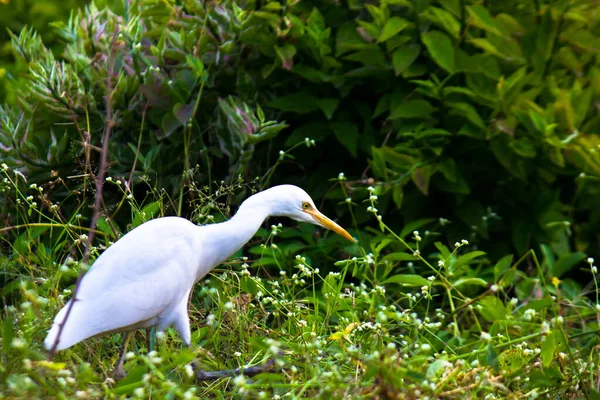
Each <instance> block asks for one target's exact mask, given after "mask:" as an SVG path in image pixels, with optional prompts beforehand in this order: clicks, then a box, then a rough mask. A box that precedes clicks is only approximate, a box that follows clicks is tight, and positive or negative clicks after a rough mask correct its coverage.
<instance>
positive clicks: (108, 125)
mask: <svg viewBox="0 0 600 400" xmlns="http://www.w3.org/2000/svg"><path fill="white" fill-rule="evenodd" d="M117 35H118V28H117V29H116V30H115V33H114V34H113V38H112V44H111V52H110V55H109V59H108V68H107V71H106V95H105V102H106V121H105V123H104V137H103V143H102V153H101V154H100V171H98V176H97V177H96V202H95V203H94V212H93V214H92V222H91V223H90V234H89V235H88V239H87V242H86V243H85V252H84V254H83V260H82V262H83V264H87V262H88V260H89V258H90V248H91V246H92V240H94V231H95V229H96V222H97V221H98V216H99V214H100V205H101V204H102V192H103V189H104V176H105V175H106V158H107V155H108V141H109V139H110V135H111V132H112V128H113V125H114V121H113V120H112V118H113V112H112V104H111V101H110V95H111V93H112V74H113V67H114V59H115V49H116V42H117ZM83 275H84V273H81V274H80V275H79V277H78V278H77V282H75V288H74V289H73V298H72V301H71V303H70V304H69V307H68V308H67V312H66V313H65V318H64V319H63V320H62V322H61V323H60V324H59V325H58V333H57V335H56V339H55V340H54V343H53V344H52V348H51V349H50V353H49V355H48V358H49V359H50V360H51V359H52V357H53V356H54V353H55V352H56V348H57V347H58V344H59V343H60V337H61V335H62V330H63V328H64V326H65V323H66V322H67V319H68V318H69V315H70V314H71V309H72V308H73V304H75V302H76V301H77V292H78V291H79V285H80V284H81V279H82V278H83Z"/></svg>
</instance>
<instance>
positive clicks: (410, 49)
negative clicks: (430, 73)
mask: <svg viewBox="0 0 600 400" xmlns="http://www.w3.org/2000/svg"><path fill="white" fill-rule="evenodd" d="M420 53H421V46H419V45H418V44H410V45H407V46H403V47H400V48H398V49H396V51H394V54H393V55H392V65H393V66H394V73H395V74H396V76H398V75H400V74H401V73H402V72H404V71H405V70H406V69H407V68H408V67H410V66H411V65H412V63H413V62H415V60H416V59H417V57H419V54H420Z"/></svg>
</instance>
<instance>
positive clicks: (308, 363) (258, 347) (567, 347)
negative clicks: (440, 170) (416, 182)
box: [0, 168, 600, 399]
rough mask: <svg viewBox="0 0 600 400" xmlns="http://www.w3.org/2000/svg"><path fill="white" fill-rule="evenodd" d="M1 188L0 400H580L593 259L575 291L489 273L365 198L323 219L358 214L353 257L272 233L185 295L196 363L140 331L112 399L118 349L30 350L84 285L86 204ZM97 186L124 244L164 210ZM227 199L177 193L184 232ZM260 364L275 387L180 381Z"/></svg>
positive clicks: (591, 317)
mask: <svg viewBox="0 0 600 400" xmlns="http://www.w3.org/2000/svg"><path fill="white" fill-rule="evenodd" d="M2 174H4V178H5V179H4V182H3V183H2V186H1V190H2V191H3V192H4V194H5V195H6V196H12V197H13V198H14V199H15V200H17V201H16V202H15V203H14V215H15V216H16V218H15V220H16V221H17V222H18V224H15V225H18V226H13V227H7V228H4V229H3V231H2V233H3V236H2V238H3V241H4V245H3V246H4V248H5V249H7V250H8V251H7V252H6V255H3V256H2V258H1V259H0V262H1V263H2V274H3V276H0V278H1V279H3V282H4V287H3V288H2V289H0V290H1V293H2V296H3V303H4V307H3V309H2V314H1V315H2V326H1V329H0V336H1V341H0V345H1V346H0V347H1V350H0V356H1V358H2V362H1V363H0V398H3V397H5V398H41V397H53V398H65V399H66V398H117V397H122V396H131V397H139V398H177V399H180V398H183V399H190V398H229V397H245V398H271V399H277V398H289V399H300V398H357V399H360V398H391V399H405V398H406V399H413V398H429V399H434V398H450V399H452V398H456V399H458V398H467V397H470V398H482V399H491V398H515V399H516V398H519V399H521V398H536V397H543V396H546V397H551V398H557V397H559V396H568V397H588V398H590V397H593V396H598V385H599V384H600V381H599V376H598V368H599V365H600V364H599V357H598V349H597V345H598V339H597V338H598V333H599V329H598V328H599V326H598V321H599V318H600V317H599V315H600V306H598V304H599V301H598V284H597V280H596V274H597V268H596V266H595V264H594V260H591V259H588V260H587V261H584V262H583V263H582V264H583V266H584V267H583V268H582V271H583V273H587V274H588V275H587V276H589V280H590V285H588V289H589V290H587V291H586V290H584V291H582V290H579V288H578V287H577V286H576V285H575V284H574V283H573V282H572V281H568V280H565V281H560V280H559V279H558V278H556V277H554V276H553V275H552V272H551V271H553V270H555V265H554V263H555V261H554V260H552V259H551V258H550V257H547V256H544V258H543V259H542V260H541V262H540V260H538V255H537V253H536V252H535V251H533V250H531V251H529V252H528V253H527V254H525V255H524V256H523V257H521V258H520V259H518V260H516V261H515V260H514V259H513V257H512V256H511V255H507V256H506V257H504V258H502V259H501V260H500V261H499V262H498V263H495V264H492V263H490V261H489V259H488V258H487V255H486V254H485V253H483V252H481V251H478V250H477V248H476V245H474V244H470V243H469V242H468V241H467V240H463V241H461V242H458V243H456V244H455V245H454V246H450V247H449V246H447V245H445V244H443V243H442V242H440V239H439V235H438V234H439V233H440V232H442V231H443V230H444V227H445V225H446V224H447V223H449V221H445V220H438V221H430V220H427V221H420V222H418V223H416V224H414V225H412V226H407V227H405V229H403V230H402V231H401V232H395V231H394V230H393V229H391V228H390V227H389V226H388V225H386V223H385V221H384V220H383V218H382V217H380V216H379V215H378V213H377V209H376V207H377V201H378V199H377V193H378V188H371V189H368V190H362V191H357V192H355V193H345V195H346V197H348V198H350V196H353V197H354V198H353V199H351V200H349V201H345V202H342V205H340V206H343V207H349V211H350V212H352V211H353V210H356V207H365V206H366V207H368V210H369V211H370V212H372V213H373V224H372V227H366V228H363V229H360V232H359V230H358V226H357V225H356V223H354V224H355V226H354V231H355V232H356V234H357V235H358V233H360V238H361V241H360V242H359V243H358V244H356V245H353V244H345V242H343V240H342V239H340V240H338V239H337V238H335V237H333V236H327V237H325V238H316V237H315V236H314V228H313V227H311V226H306V225H298V226H293V225H295V224H292V223H291V222H290V223H289V225H288V224H286V227H283V226H282V225H280V224H278V225H273V226H271V227H270V229H261V230H260V231H259V232H258V234H257V236H256V237H255V239H254V240H253V241H252V242H251V243H250V244H249V245H248V246H246V248H245V249H243V251H242V252H241V253H240V254H239V255H238V256H237V257H235V258H233V259H231V260H230V261H229V262H228V263H226V264H223V265H221V266H220V267H218V268H217V269H215V270H214V271H213V272H212V273H211V274H210V275H209V276H207V277H206V278H205V279H204V280H203V281H202V282H200V283H199V284H198V285H197V286H196V288H195V290H194V292H193V296H192V299H191V304H190V318H191V325H192V331H193V335H192V337H193V339H192V340H193V343H194V345H195V348H196V349H197V350H196V351H191V350H188V349H185V348H183V346H182V344H181V342H180V341H179V338H178V336H177V334H176V333H175V332H174V331H172V330H168V331H167V332H166V333H165V334H164V335H157V334H156V333H155V332H143V331H140V332H139V333H137V334H136V335H135V337H134V339H133V340H132V343H131V344H130V348H129V353H128V355H127V362H126V365H125V368H126V370H127V371H128V376H127V377H126V378H125V379H124V380H122V381H120V382H118V383H116V384H115V383H114V382H111V381H110V379H107V377H109V376H110V375H111V372H112V368H113V365H114V363H115V361H116V358H117V355H118V350H119V346H120V343H121V340H122V339H121V335H119V334H114V335H109V336H105V337H100V338H94V339H90V340H86V341H84V342H83V343H80V344H78V345H76V346H74V347H72V348H71V349H68V350H66V351H63V352H60V353H58V354H57V356H55V358H54V359H53V360H52V361H49V360H48V359H47V355H46V353H45V351H44V350H43V348H42V340H43V338H44V336H45V333H46V332H47V330H48V328H49V327H50V325H51V323H52V319H53V318H54V316H55V314H56V313H57V311H58V310H59V309H60V308H61V307H62V306H63V305H64V304H65V302H66V300H68V299H69V298H70V295H71V291H72V290H73V287H72V285H73V283H74V281H75V279H76V277H77V276H78V275H79V274H80V273H81V272H83V271H84V270H85V267H84V265H82V263H80V262H79V260H80V259H81V257H82V255H83V252H84V249H83V247H84V246H85V242H86V240H87V236H85V235H86V225H87V221H86V220H85V219H84V218H83V217H81V216H80V215H79V214H80V212H81V211H82V209H84V205H85V204H86V203H85V201H86V200H84V199H82V202H81V204H82V205H81V206H80V208H78V209H75V210H71V212H70V214H68V215H69V216H68V217H67V216H66V215H67V210H63V209H62V207H61V204H60V203H59V202H53V200H52V199H53V195H52V187H55V186H53V185H51V184H48V185H42V186H38V185H32V186H31V187H30V186H28V185H25V184H24V182H23V180H22V179H21V178H19V176H18V174H15V172H14V171H12V170H10V169H8V168H3V170H2ZM344 179H345V178H344V177H343V175H340V177H339V179H338V180H339V183H340V187H341V188H343V190H345V186H344V185H343V183H344ZM108 182H109V184H110V185H111V186H110V192H111V193H113V194H115V193H116V194H118V196H120V198H118V200H115V202H114V204H113V205H111V206H110V207H112V210H113V211H117V210H119V209H121V208H122V207H123V204H126V205H127V206H128V207H126V208H128V209H130V210H131V224H130V226H129V228H128V229H131V228H132V227H134V226H136V225H138V224H140V223H142V222H143V221H144V220H146V219H149V218H153V217H157V216H160V215H162V214H163V213H164V212H165V210H167V209H170V208H171V209H172V208H173V207H174V204H176V202H173V201H170V200H169V199H168V196H166V195H165V194H164V193H163V192H161V191H160V190H156V189H153V190H150V191H149V194H148V195H147V196H146V197H145V198H144V199H143V200H142V201H140V202H138V201H136V199H135V198H134V197H133V196H130V195H131V193H130V192H129V189H128V188H127V187H126V185H123V184H122V183H121V184H119V183H118V180H117V179H116V178H113V179H109V180H108ZM243 185H244V183H243V182H242V181H239V182H237V183H236V184H234V185H231V186H222V187H220V188H219V193H220V195H221V196H223V197H220V198H217V197H215V196H214V195H211V194H209V193H210V191H208V192H205V191H204V190H200V189H198V188H194V187H193V186H192V190H194V191H195V192H196V196H195V198H196V199H197V200H195V201H196V202H197V204H196V203H195V204H194V208H195V210H196V213H195V214H194V217H193V219H194V220H195V221H197V222H203V223H207V222H211V221H213V220H220V219H221V218H222V215H223V213H222V212H219V210H224V209H225V208H226V207H227V202H226V201H225V200H223V199H227V198H230V197H231V195H233V194H235V193H237V192H239V190H240V188H242V187H243ZM213 192H216V191H213ZM69 193H73V192H69ZM71 195H74V194H71ZM361 196H362V197H363V199H361V198H360V197H361ZM221 200H223V201H221ZM363 200H364V201H363ZM34 203H35V204H34ZM363 203H364V204H363ZM357 204H358V205H357ZM198 210H200V211H198ZM114 228H115V227H111V225H110V224H109V223H108V221H107V220H106V219H100V220H99V224H98V228H97V231H98V232H97V240H96V241H95V242H94V243H95V247H93V248H92V251H91V254H92V258H94V257H96V256H97V255H98V254H99V253H100V252H101V251H102V249H103V248H104V247H105V246H109V245H110V241H111V240H114V239H115V233H114ZM424 228H427V229H428V230H427V231H426V232H425V231H423V233H421V232H420V231H419V229H421V230H422V229H424ZM541 253H542V254H546V253H544V252H543V251H542V252H541ZM313 260H314V261H313ZM270 358H275V359H276V362H277V365H278V366H279V367H281V372H279V373H266V374H262V375H258V376H256V377H253V378H252V379H250V378H245V377H243V376H242V377H237V378H233V379H221V380H217V381H212V382H205V383H197V382H195V381H194V379H193V378H192V370H191V367H190V366H189V365H190V362H191V361H192V360H193V359H198V360H199V363H200V365H201V366H202V368H204V369H205V370H217V369H225V368H226V369H230V368H238V367H243V366H248V365H256V364H260V363H262V362H265V361H266V360H268V359H270Z"/></svg>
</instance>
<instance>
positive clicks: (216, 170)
mask: <svg viewBox="0 0 600 400" xmlns="http://www.w3.org/2000/svg"><path fill="white" fill-rule="evenodd" d="M97 4H103V3H97ZM108 4H109V7H108V8H101V9H99V8H97V7H96V6H91V7H90V8H89V9H86V11H80V12H79V13H77V14H75V15H74V16H73V17H72V18H71V20H70V21H69V23H68V24H63V25H62V26H60V27H59V28H58V30H57V33H56V34H57V36H58V37H60V38H61V39H62V40H64V41H65V42H66V47H65V50H64V53H63V54H62V55H61V56H60V57H55V56H53V55H52V54H51V53H50V52H49V51H48V50H47V49H46V48H45V47H44V46H43V45H42V44H41V42H40V39H39V37H37V36H36V35H35V33H34V32H33V31H30V30H25V31H23V32H22V33H21V34H20V35H19V36H18V37H15V38H14V39H13V46H14V48H15V51H16V53H17V54H18V56H19V57H20V59H21V60H24V61H26V62H28V63H29V68H30V71H29V74H28V79H29V84H28V85H27V87H26V88H24V90H23V92H22V95H21V96H20V101H19V105H18V106H16V107H15V106H7V108H6V109H5V110H4V112H3V124H2V130H1V140H2V143H3V148H2V149H3V154H4V160H5V161H6V162H8V163H9V165H12V166H15V167H18V168H21V169H22V170H23V171H24V172H25V173H26V175H28V176H30V177H34V176H44V177H48V174H49V172H50V171H51V170H55V171H57V172H60V171H68V170H72V168H73V167H74V166H76V165H81V163H82V160H83V158H82V157H83V147H82V146H81V145H80V144H79V145H78V144H77V143H81V142H85V143H88V144H89V145H92V146H98V145H99V142H100V138H101V132H102V130H103V127H104V121H103V120H104V118H105V107H106V106H105V102H104V97H103V96H104V93H105V90H106V76H107V74H108V71H110V75H111V76H113V79H112V84H111V86H112V87H113V90H112V94H111V97H110V98H111V102H112V104H111V105H112V107H113V109H114V113H115V121H114V122H115V132H114V134H113V136H112V138H111V152H110V158H111V162H112V163H111V171H110V174H111V175H123V176H128V175H129V171H130V170H131V169H132V167H133V166H135V168H133V170H134V177H135V179H134V181H135V182H139V181H140V178H141V177H142V176H143V175H147V176H149V177H150V179H151V180H153V181H154V180H156V181H157V183H158V186H159V187H170V189H169V192H171V193H175V192H177V190H178V189H177V188H178V187H180V185H179V182H181V176H182V171H184V170H188V169H190V168H191V167H193V166H195V165H199V169H198V170H197V173H196V174H195V175H194V179H195V180H196V181H197V182H201V183H202V184H205V183H208V182H209V181H210V180H211V179H212V180H221V179H225V180H227V179H232V177H233V178H235V177H236V176H237V175H238V174H239V173H242V174H244V176H245V177H246V178H250V177H254V176H255V175H260V174H263V173H264V172H265V171H266V170H267V168H269V167H270V166H272V164H273V162H274V160H276V159H277V152H278V151H279V150H280V149H283V150H285V149H286V148H287V147H289V146H292V145H293V144H295V143H298V142H301V141H303V140H304V138H305V137H309V138H311V139H314V140H316V142H317V144H319V145H318V146H317V147H316V148H311V149H310V150H309V149H306V150H301V149H300V150H299V151H298V152H297V153H296V159H295V160H293V161H292V160H290V159H288V158H287V156H283V157H284V159H285V161H287V162H288V163H287V164H288V165H287V168H285V166H284V168H282V169H279V170H278V173H277V174H276V175H275V176H274V177H273V179H274V181H280V182H284V181H286V182H296V183H300V184H302V185H303V186H306V187H307V188H308V189H309V191H311V192H312V193H317V194H318V193H320V194H324V193H325V192H326V191H327V189H328V187H329V184H328V183H327V179H328V178H331V177H334V176H337V173H338V172H341V171H344V172H345V173H346V175H347V176H348V177H351V179H353V178H355V177H356V178H361V179H362V180H363V181H366V179H365V178H368V177H373V178H375V179H376V180H377V182H378V184H377V186H378V192H379V193H381V194H385V195H386V197H385V200H386V201H385V202H384V203H383V204H381V205H380V212H382V213H383V214H388V213H390V215H394V216H395V218H397V217H400V218H397V219H398V223H399V224H401V223H407V222H410V221H411V220H415V219H418V218H420V217H431V216H434V217H440V216H444V217H446V218H448V219H450V220H451V221H452V222H453V224H452V225H451V227H450V228H449V230H448V232H447V234H448V236H449V238H448V240H449V241H450V242H453V241H454V240H456V239H457V238H463V237H469V238H470V239H473V240H475V241H478V242H480V245H481V246H483V247H484V248H486V249H489V250H495V251H496V252H497V255H501V254H504V253H506V252H510V251H516V252H518V253H520V254H522V253H524V252H525V251H526V250H527V249H528V248H530V247H536V246H537V245H539V244H540V243H548V244H550V245H551V246H552V247H553V251H554V252H556V253H557V254H559V255H565V254H567V253H568V252H570V251H573V250H583V251H587V250H588V249H589V248H590V245H591V246H592V248H593V247H595V245H596V244H597V243H598V235H597V234H596V233H595V232H597V230H598V229H597V228H598V219H599V216H598V213H597V211H596V208H595V207H594V205H595V204H594V202H593V201H590V199H593V198H594V197H595V196H596V195H597V189H596V185H594V184H593V182H594V180H595V179H596V175H597V174H598V173H599V172H600V162H599V158H598V155H597V148H596V147H597V146H598V144H599V143H598V137H597V136H596V135H595V132H597V131H598V128H599V126H598V124H599V120H598V118H597V113H596V112H595V106H594V101H595V99H596V98H597V97H598V92H599V91H600V86H599V85H600V84H599V83H598V82H600V81H598V79H599V77H600V72H599V71H600V70H599V69H598V66H597V61H596V60H597V57H596V55H595V45H594V41H595V38H596V36H595V34H596V31H597V26H596V22H595V21H594V20H593V18H592V17H591V15H592V13H591V12H592V10H593V9H594V7H595V6H593V5H591V4H588V2H557V3H553V4H551V5H543V6H539V5H538V8H535V7H536V3H535V2H532V3H520V2H514V3H503V5H492V6H491V8H489V9H488V8H486V7H484V6H483V5H481V4H476V3H473V4H471V3H468V2H458V1H456V2H453V1H441V2H439V3H437V2H434V3H429V2H415V3H414V4H412V3H409V2H406V1H383V2H381V3H377V4H367V5H365V6H364V7H363V5H361V4H360V3H358V2H351V3H350V4H349V6H348V7H345V6H340V5H338V4H337V3H331V2H326V1H323V2H320V1H317V2H310V1H304V2H300V3H297V4H295V5H294V6H282V5H281V4H279V3H275V2H271V3H267V4H263V5H261V3H253V2H250V3H249V4H247V5H246V6H245V7H244V9H241V8H240V7H238V6H237V5H226V4H221V5H218V6H210V7H209V9H208V10H207V9H206V8H205V6H203V5H202V4H201V3H196V2H183V3H182V4H181V5H178V6H170V5H168V4H167V3H163V2H149V3H148V2H133V3H132V4H131V5H130V6H128V7H124V6H123V3H121V2H120V1H112V2H110V1H109V2H108ZM253 7H254V10H252V8H253ZM539 7H541V8H539ZM260 107H262V110H264V111H261V110H259V108H260ZM257 111H258V112H257ZM264 115H267V116H268V118H265V117H264ZM268 119H272V120H273V119H274V120H279V121H287V124H288V125H290V127H289V128H288V129H287V130H286V131H284V132H283V133H281V134H280V131H281V129H283V128H284V127H285V126H286V125H284V124H283V123H282V122H280V123H276V122H268ZM57 123H60V125H57ZM87 126H89V128H90V129H89V135H88V134H86V133H85V132H86V131H87V129H86V127H87ZM26 132H27V133H28V134H26ZM266 139H268V141H267V140H266ZM138 145H139V151H138ZM334 149H335V151H334ZM91 158H92V159H94V158H95V153H94V152H92V153H91ZM366 167H368V168H367V169H365V168H366ZM80 168H81V167H80ZM38 173H39V174H41V175H36V174H38ZM34 179H35V178H34ZM274 181H273V182H274ZM348 186H349V189H350V191H351V192H352V191H354V190H360V188H361V187H363V186H364V185H363V184H362V183H356V184H354V183H353V184H348ZM338 193H339V192H338ZM334 196H335V194H334ZM338 197H339V196H338ZM490 216H491V218H490ZM358 218H359V223H360V222H361V221H364V220H365V218H367V214H366V213H364V212H362V210H360V212H359V215H358ZM591 251H592V252H594V250H591Z"/></svg>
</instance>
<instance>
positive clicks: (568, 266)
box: [551, 251, 587, 278]
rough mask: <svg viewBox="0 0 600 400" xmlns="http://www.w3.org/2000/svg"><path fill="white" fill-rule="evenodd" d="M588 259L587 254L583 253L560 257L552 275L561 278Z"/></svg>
mask: <svg viewBox="0 0 600 400" xmlns="http://www.w3.org/2000/svg"><path fill="white" fill-rule="evenodd" d="M586 257H587V256H586V254H585V253H583V252H581V251H578V252H575V253H571V254H568V255H566V256H563V257H560V258H559V259H558V260H557V261H556V262H555V263H554V268H553V269H552V270H551V273H552V275H553V276H556V277H558V278H560V277H561V276H562V275H564V274H565V273H567V272H569V271H571V270H572V269H573V267H574V266H575V265H577V263H579V262H581V261H583V259H585V258H586Z"/></svg>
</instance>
